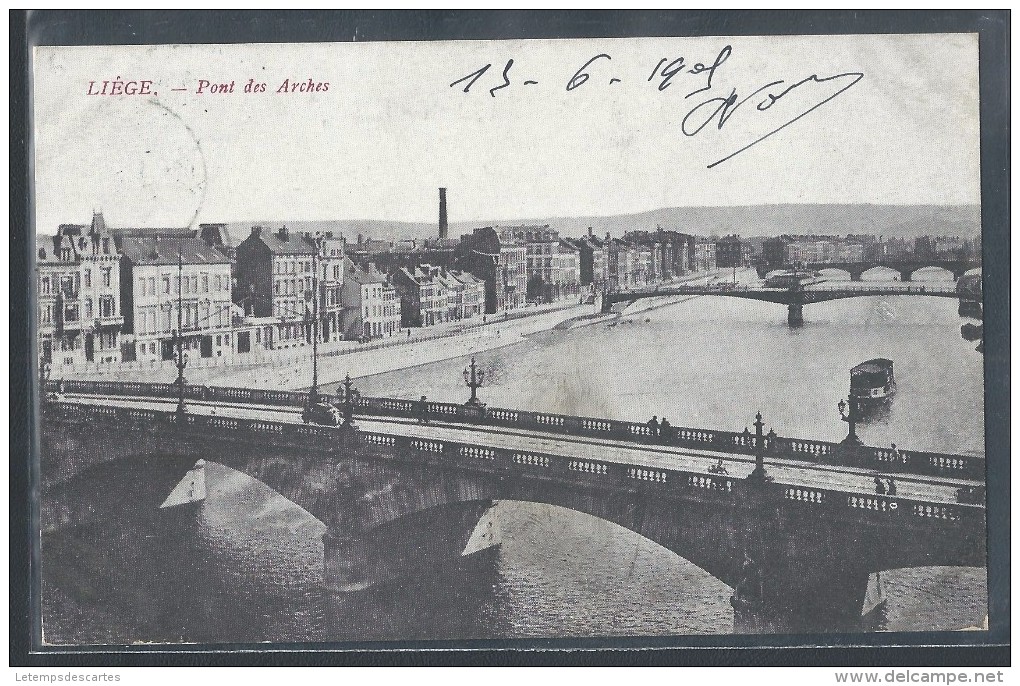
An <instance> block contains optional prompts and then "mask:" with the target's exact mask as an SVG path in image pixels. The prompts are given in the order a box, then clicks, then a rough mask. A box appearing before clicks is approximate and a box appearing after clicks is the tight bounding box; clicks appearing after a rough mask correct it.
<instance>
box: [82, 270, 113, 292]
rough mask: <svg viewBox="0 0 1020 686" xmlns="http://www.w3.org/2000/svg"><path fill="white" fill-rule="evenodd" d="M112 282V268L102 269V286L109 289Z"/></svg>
mask: <svg viewBox="0 0 1020 686" xmlns="http://www.w3.org/2000/svg"><path fill="white" fill-rule="evenodd" d="M87 273H88V272H86V274H87ZM112 280H113V268H112V267H103V286H105V287H106V288H109V287H110V284H111V283H112Z"/></svg>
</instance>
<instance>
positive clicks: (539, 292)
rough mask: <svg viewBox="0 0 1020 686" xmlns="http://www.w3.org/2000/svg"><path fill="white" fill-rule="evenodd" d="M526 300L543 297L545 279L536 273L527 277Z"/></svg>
mask: <svg viewBox="0 0 1020 686" xmlns="http://www.w3.org/2000/svg"><path fill="white" fill-rule="evenodd" d="M527 288H528V300H531V301H537V300H541V299H543V298H544V297H545V281H543V280H542V277H541V276H539V275H538V274H535V275H534V276H532V277H531V278H530V279H528V287H527Z"/></svg>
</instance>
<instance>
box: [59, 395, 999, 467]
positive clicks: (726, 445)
mask: <svg viewBox="0 0 1020 686" xmlns="http://www.w3.org/2000/svg"><path fill="white" fill-rule="evenodd" d="M61 385H62V386H63V389H64V391H66V392H71V393H81V394H95V395H124V396H139V397H153V398H173V397H176V392H177V388H176V387H175V386H173V385H172V384H145V383H135V382H127V383H121V382H111V381H77V380H75V381H72V380H68V381H49V382H47V389H48V390H58V388H59V387H60V386H61ZM320 395H322V394H320ZM185 397H187V398H189V399H192V400H207V401H213V402H215V401H226V402H241V403H251V404H260V405H267V406H276V407H301V406H303V405H304V404H305V403H306V402H307V398H308V395H307V393H303V392H297V391H280V390H266V389H250V388H227V387H218V386H217V387H206V386H197V385H188V386H186V387H185ZM322 397H323V398H325V399H326V400H327V401H328V402H334V401H336V400H337V398H336V397H335V396H330V395H322ZM355 411H356V412H357V413H359V414H363V415H369V416H379V417H401V418H412V419H421V418H427V419H430V420H431V419H434V420H440V421H441V420H448V421H455V422H459V423H466V424H475V425H479V426H498V427H506V428H517V429H530V430H534V431H541V432H546V433H560V434H564V435H570V436H579V437H588V438H603V439H608V440H616V441H626V442H633V443H639V444H643V445H658V446H670V447H679V448H691V449H696V450H707V451H718V452H729V453H737V454H743V455H753V454H754V449H755V445H754V442H755V437H754V436H753V435H752V434H751V433H750V432H749V431H747V430H746V429H745V430H744V431H743V432H734V431H724V430H720V429H706V428H697V427H682V426H674V427H670V428H669V431H668V435H661V432H660V433H659V434H653V432H652V429H651V427H649V426H648V425H647V424H644V423H641V422H628V421H622V420H618V419H606V418H600V417H582V416H574V415H560V414H554V413H548V412H534V411H530V410H516V409H508V408H499V407H486V408H485V409H484V411H481V412H480V411H479V410H478V409H477V408H469V407H466V406H464V405H460V404H457V403H442V402H435V401H427V402H426V403H425V406H424V408H423V407H422V404H421V402H420V401H416V400H408V399H401V398H376V397H360V398H359V399H358V400H357V402H356V404H355ZM764 442H765V443H764V450H765V454H766V456H767V457H768V458H770V459H787V460H800V461H806V462H816V463H818V462H821V463H832V464H839V465H844V466H850V467H858V468H861V469H875V470H879V471H882V472H887V473H910V474H921V475H926V476H936V477H943V478H946V477H948V478H958V479H970V480H983V479H984V478H985V459H984V457H982V456H978V455H953V454H946V453H936V452H926V451H918V450H893V449H892V448H879V447H872V446H857V447H852V448H851V447H847V446H845V445H842V444H840V443H832V442H828V441H819V440H812V439H805V438H796V437H785V436H776V435H769V436H767V437H766V438H765V439H764Z"/></svg>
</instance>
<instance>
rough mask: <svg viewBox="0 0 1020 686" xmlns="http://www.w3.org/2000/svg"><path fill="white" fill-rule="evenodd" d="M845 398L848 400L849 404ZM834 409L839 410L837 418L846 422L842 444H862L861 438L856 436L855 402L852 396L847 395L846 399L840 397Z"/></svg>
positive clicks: (856, 417)
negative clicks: (845, 431)
mask: <svg viewBox="0 0 1020 686" xmlns="http://www.w3.org/2000/svg"><path fill="white" fill-rule="evenodd" d="M847 400H849V401H850V403H849V405H848V404H847ZM836 409H838V410H839V418H840V419H842V420H843V421H844V422H846V423H847V434H846V438H844V439H843V444H844V445H862V443H861V439H860V438H858V437H857V420H858V416H857V404H856V403H854V399H853V398H852V397H848V398H847V399H846V400H844V399H842V398H840V400H839V402H838V403H837V404H836Z"/></svg>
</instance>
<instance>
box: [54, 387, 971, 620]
mask: <svg viewBox="0 0 1020 686" xmlns="http://www.w3.org/2000/svg"><path fill="white" fill-rule="evenodd" d="M405 402H406V401H405ZM209 407H210V406H207V405H200V404H199V403H197V402H196V403H193V404H192V407H191V408H190V409H189V413H188V414H185V415H179V414H176V413H175V412H173V411H172V408H173V404H172V403H171V402H168V401H165V400H152V399H147V400H145V401H144V402H143V401H139V400H130V399H128V398H123V399H121V400H119V401H113V400H110V399H96V400H92V401H88V400H79V399H70V398H68V399H67V400H65V401H63V402H52V403H48V404H47V406H46V408H45V410H44V424H43V431H42V437H43V441H42V456H41V457H42V463H41V467H42V470H43V474H44V483H46V484H47V485H48V489H59V487H60V486H59V484H61V483H65V482H67V481H68V480H71V479H73V478H74V474H75V472H77V471H81V470H82V469H88V468H90V467H92V466H94V465H96V464H98V463H102V462H108V461H111V460H117V459H118V458H124V459H128V460H130V459H131V458H133V457H134V456H137V455H140V454H144V455H150V456H152V455H156V456H165V457H166V459H167V460H170V461H174V460H176V462H174V465H175V466H176V468H177V469H178V470H186V469H187V468H188V467H189V466H190V464H191V463H193V462H194V459H195V458H205V459H213V460H215V461H217V462H221V463H223V464H225V465H227V466H229V467H231V468H233V469H237V470H239V471H241V472H244V473H246V474H249V475H250V476H252V477H254V478H257V479H259V480H261V481H263V482H264V483H266V484H267V485H268V486H270V487H271V488H274V489H275V490H277V491H278V492H279V493H281V494H282V495H284V496H285V497H287V498H289V499H290V500H291V501H293V502H294V503H296V504H298V505H300V506H301V507H303V508H305V509H306V510H307V511H308V512H310V513H311V514H313V515H314V516H316V517H318V518H319V519H320V520H321V521H323V522H324V523H325V524H326V525H327V527H328V530H329V533H327V534H326V535H325V536H324V539H323V547H324V564H325V568H326V574H327V579H328V584H329V585H330V586H331V587H332V588H334V589H335V590H337V591H338V592H341V593H346V592H353V591H356V590H359V589H361V588H365V587H368V586H370V585H372V584H374V583H377V582H378V581H379V580H383V579H386V578H388V576H389V574H390V570H389V569H388V566H389V565H392V564H393V563H394V553H393V551H392V550H389V549H387V548H386V544H384V543H381V542H380V541H385V540H391V539H386V537H385V536H381V535H380V532H386V531H387V530H389V531H392V530H393V529H394V528H408V529H414V528H415V526H416V525H415V522H418V523H420V522H421V521H423V520H428V521H429V522H431V524H430V526H431V529H430V530H429V533H427V534H425V535H424V536H422V537H421V538H420V540H418V541H417V544H416V546H412V549H411V550H410V552H406V551H405V552H402V553H400V554H401V555H403V556H405V557H407V556H410V557H412V558H413V557H414V556H415V555H418V554H422V553H423V549H424V548H428V547H433V548H434V547H442V548H444V549H449V550H456V549H457V548H458V547H459V546H461V545H463V544H464V542H465V541H466V537H467V536H469V535H470V534H471V528H472V527H471V525H472V524H474V522H476V521H477V520H478V517H479V516H480V514H481V513H482V512H484V511H485V510H486V509H487V508H488V507H489V506H490V505H491V503H492V502H493V501H497V500H520V501H527V502H537V503H549V504H552V505H557V506H560V507H565V508H569V509H573V510H577V511H579V512H584V513H587V514H590V515H592V516H595V517H600V518H602V519H606V520H608V521H611V522H614V523H616V524H619V525H620V526H623V527H626V528H628V529H630V530H632V531H635V532H637V533H639V534H640V535H642V536H645V537H647V538H649V539H650V540H653V541H655V542H657V543H659V544H661V545H663V546H665V547H666V548H668V549H670V550H672V551H674V552H675V553H677V554H678V555H680V556H682V557H684V558H685V559H687V560H690V561H691V562H693V563H694V564H696V565H698V566H700V567H701V568H703V569H705V570H706V571H707V572H709V573H710V574H712V575H713V576H715V577H717V578H718V579H720V580H722V581H723V582H724V583H726V584H728V585H730V586H731V587H734V588H735V594H734V598H735V607H736V608H737V610H738V612H737V616H736V618H737V626H738V630H742V631H818V630H841V629H846V628H848V627H852V626H854V624H855V622H856V621H857V620H858V619H859V615H860V609H861V604H862V602H863V597H864V592H865V586H866V584H867V581H868V578H869V574H871V573H874V572H878V571H882V570H888V569H895V568H901V567H913V566H929V565H966V566H983V565H984V564H985V539H984V534H985V523H984V522H985V514H984V508H983V507H981V506H980V505H967V504H961V503H957V502H954V501H953V500H952V499H951V498H949V497H947V496H946V494H945V492H946V489H947V485H948V487H955V486H957V485H958V484H959V483H960V482H959V481H958V480H949V481H939V480H936V479H932V478H930V477H925V478H924V479H922V481H930V482H931V484H932V488H933V489H934V491H933V492H937V493H938V494H937V495H935V496H932V497H922V496H920V495H918V494H914V495H899V496H880V495H875V494H874V493H873V492H868V491H867V490H866V489H863V488H860V487H859V486H856V487H849V488H847V487H840V486H839V485H838V484H836V485H835V486H830V487H821V486H818V485H817V484H814V485H812V483H813V482H812V481H811V480H810V479H807V480H805V479H804V478H802V476H797V477H790V478H789V479H788V478H787V475H788V474H803V470H802V471H797V470H792V471H791V470H789V469H786V471H784V469H783V468H781V467H780V466H776V465H774V464H773V463H771V462H770V464H769V473H770V474H774V475H775V479H776V480H774V481H772V480H767V479H756V478H754V477H753V476H751V477H746V476H741V475H739V474H738V473H737V472H738V469H737V466H738V465H736V464H734V463H729V462H728V464H729V465H730V468H731V470H732V471H733V472H734V473H733V475H724V474H712V473H709V472H708V471H707V469H705V468H704V466H702V467H701V468H697V467H692V466H691V463H690V460H689V459H688V460H687V462H684V461H683V460H682V459H681V458H682V455H681V453H675V454H671V455H673V456H672V457H669V456H661V455H659V456H657V455H654V454H651V451H650V447H649V446H639V448H640V449H636V448H632V449H631V451H630V452H629V453H623V454H624V455H633V456H634V458H633V459H630V460H629V461H625V460H624V459H623V458H622V457H621V456H620V455H621V454H620V453H619V452H618V451H615V450H614V449H613V448H612V446H611V445H609V444H607V445H599V444H598V443H597V442H592V441H587V442H570V441H568V440H567V438H566V437H565V436H561V440H562V441H563V444H562V445H557V446H555V447H550V448H548V449H545V450H537V449H535V447H534V446H532V445H529V444H527V443H526V442H525V441H523V439H521V438H520V437H519V436H518V435H516V434H515V435H514V436H511V437H510V438H509V440H507V438H506V437H505V436H504V437H500V436H499V435H496V434H488V433H483V432H479V431H477V429H476V428H475V429H472V430H473V431H474V432H475V433H473V434H471V436H473V437H474V438H473V439H472V440H462V439H461V440H456V439H454V438H449V437H448V436H464V435H465V434H464V433H459V434H456V433H452V432H453V430H452V429H450V428H449V427H448V426H445V425H432V424H428V425H421V424H418V423H417V422H416V421H413V422H405V423H400V424H396V423H390V422H396V421H397V420H392V419H387V420H385V421H382V420H379V421H370V420H365V419H359V423H360V424H361V425H362V429H361V430H356V429H351V428H348V427H325V426H315V425H305V424H302V423H301V421H300V419H299V415H298V414H297V413H295V412H294V411H293V410H292V409H290V408H284V409H279V408H276V409H271V410H252V409H250V406H249V408H244V407H242V406H240V405H226V404H222V403H220V404H217V405H215V409H216V413H215V414H211V413H209ZM203 408H204V409H203ZM380 429H381V430H380ZM444 432H445V433H444ZM552 435H553V436H554V437H555V434H552ZM763 447H764V446H763ZM644 451H648V452H649V455H648V457H647V458H643V457H642V453H643V452H644ZM667 457H669V459H666V458H667ZM185 458H186V459H185ZM714 460H715V455H714V454H713V455H712V457H711V458H709V459H706V460H704V461H703V464H704V465H707V464H708V463H710V462H714ZM920 462H921V461H920V460H919V461H918V464H920ZM814 468H820V467H811V466H810V465H808V466H806V467H805V469H806V470H807V471H810V470H811V469H814ZM745 473H746V470H745ZM848 473H850V472H848ZM182 474H183V472H182ZM869 474H870V473H869ZM848 478H849V477H848ZM854 478H856V477H854ZM902 478H904V479H905V480H906V477H902ZM864 479H865V481H867V476H865V477H864ZM787 481H789V483H787ZM939 489H941V490H939ZM444 526H445V527H446V528H447V529H448V531H446V532H445V533H444V532H443V527H444ZM418 530H420V528H419V529H418ZM451 532H454V533H451ZM454 539H455V540H454ZM737 601H739V602H737Z"/></svg>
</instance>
